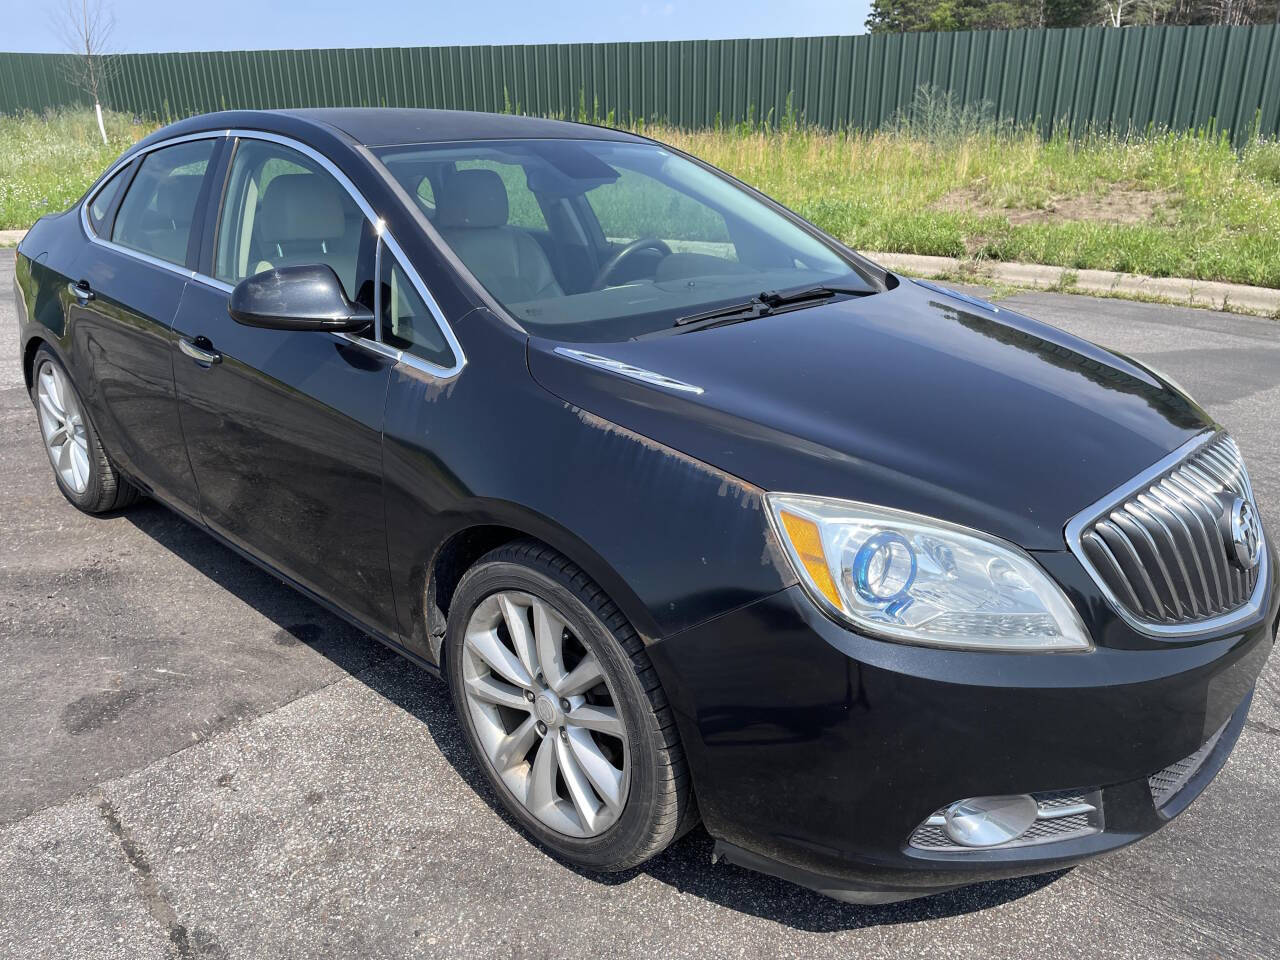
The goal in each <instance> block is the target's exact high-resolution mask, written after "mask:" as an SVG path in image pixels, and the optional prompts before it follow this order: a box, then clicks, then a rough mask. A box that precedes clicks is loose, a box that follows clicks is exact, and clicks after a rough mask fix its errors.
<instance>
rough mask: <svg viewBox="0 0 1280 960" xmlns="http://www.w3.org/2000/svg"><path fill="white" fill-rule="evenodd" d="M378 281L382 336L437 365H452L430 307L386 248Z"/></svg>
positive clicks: (397, 346) (448, 350)
mask: <svg viewBox="0 0 1280 960" xmlns="http://www.w3.org/2000/svg"><path fill="white" fill-rule="evenodd" d="M379 282H380V283H381V284H382V339H383V340H384V341H385V342H386V343H388V344H390V345H391V346H393V347H396V348H398V349H400V350H404V351H405V352H407V353H411V354H414V355H415V356H419V357H422V358H423V359H424V360H428V361H430V362H431V363H434V364H436V365H437V366H440V367H446V368H447V367H452V366H453V364H454V356H453V351H452V350H451V349H449V344H448V343H447V342H446V341H445V338H444V334H443V333H441V332H440V327H439V325H438V324H437V323H436V320H435V317H434V316H433V315H432V313H431V310H430V308H429V307H428V306H427V303H426V301H425V300H423V299H422V296H421V295H420V294H419V293H418V291H417V289H416V288H415V287H414V285H413V283H412V282H411V281H410V280H409V277H408V275H407V274H406V273H405V272H404V269H403V268H402V267H401V266H400V264H399V263H397V262H396V258H395V256H394V255H392V253H391V251H390V250H388V249H386V248H385V247H384V248H383V250H382V275H381V278H380V281H379Z"/></svg>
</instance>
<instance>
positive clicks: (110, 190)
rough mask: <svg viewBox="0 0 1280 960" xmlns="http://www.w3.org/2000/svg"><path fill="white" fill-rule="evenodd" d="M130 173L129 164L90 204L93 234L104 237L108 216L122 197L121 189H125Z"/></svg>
mask: <svg viewBox="0 0 1280 960" xmlns="http://www.w3.org/2000/svg"><path fill="white" fill-rule="evenodd" d="M128 172H129V164H127V163H126V164H125V165H124V168H123V169H122V170H120V172H119V173H117V174H116V175H115V176H114V177H112V178H111V179H110V180H108V181H107V183H106V185H105V186H104V187H103V188H102V189H101V190H99V191H98V192H97V194H96V195H95V196H94V198H93V202H91V203H90V204H89V223H90V224H92V225H93V232H94V233H96V234H98V236H102V232H103V227H104V226H105V225H106V222H107V214H109V213H110V212H111V208H112V206H113V205H114V204H115V202H116V197H118V196H119V195H120V191H121V189H122V188H123V187H124V184H125V180H126V179H127V177H126V176H125V174H126V173H128Z"/></svg>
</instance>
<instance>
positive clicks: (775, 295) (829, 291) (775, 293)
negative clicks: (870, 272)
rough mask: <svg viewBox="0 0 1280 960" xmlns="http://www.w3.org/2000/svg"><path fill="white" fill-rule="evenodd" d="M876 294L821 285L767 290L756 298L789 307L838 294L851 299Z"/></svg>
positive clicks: (770, 303) (857, 289)
mask: <svg viewBox="0 0 1280 960" xmlns="http://www.w3.org/2000/svg"><path fill="white" fill-rule="evenodd" d="M872 293H875V291H874V290H866V289H864V288H862V287H839V286H828V285H826V284H819V285H817V286H813V287H799V288H796V289H792V290H766V291H765V292H764V293H762V294H760V295H759V296H758V297H756V299H757V300H759V301H760V302H761V303H764V304H767V305H768V306H770V307H775V308H776V307H782V306H789V305H790V304H793V303H804V302H806V301H808V300H829V299H830V298H831V297H834V296H837V295H838V294H846V295H848V296H851V297H865V296H867V295H868V294H872Z"/></svg>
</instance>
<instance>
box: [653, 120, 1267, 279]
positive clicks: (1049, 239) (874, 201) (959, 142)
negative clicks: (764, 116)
mask: <svg viewBox="0 0 1280 960" xmlns="http://www.w3.org/2000/svg"><path fill="white" fill-rule="evenodd" d="M645 133H646V134H648V135H649V136H653V137H655V138H656V139H658V140H663V141H666V142H668V143H671V144H672V145H673V146H676V147H679V148H680V149H682V150H685V151H688V152H689V153H692V154H695V155H696V156H699V157H702V158H703V159H705V160H707V161H709V162H710V163H713V164H715V165H716V166H718V167H721V168H723V169H725V170H727V171H729V172H730V173H732V174H733V175H734V176H736V177H738V178H740V179H742V180H745V181H746V182H747V183H750V184H752V185H753V186H755V187H757V188H758V189H760V190H762V191H764V192H765V193H767V194H769V195H771V196H773V197H774V198H776V199H777V200H779V201H780V202H782V203H784V204H786V205H787V206H789V207H791V208H792V209H794V210H796V211H797V212H798V213H800V214H801V215H803V216H804V217H806V218H808V219H810V220H812V221H813V222H814V223H817V224H818V225H819V226H821V227H822V228H823V229H825V230H827V231H828V232H830V233H832V234H834V235H836V236H837V237H839V238H840V239H841V240H842V241H844V242H845V243H847V244H849V245H850V246H852V247H855V248H858V249H862V250H879V251H892V252H895V253H919V254H933V255H941V256H952V257H977V258H990V259H997V260H1016V261H1029V262H1033V263H1044V264H1053V265H1057V266H1064V267H1070V268H1074V269H1083V268H1095V269H1105V270H1121V271H1127V272H1133V273H1143V274H1150V275H1153V276H1184V277H1194V278H1198V279H1203V280H1227V281H1235V282H1239V283H1251V284H1257V285H1261V286H1270V287H1280V189H1277V186H1278V184H1280V145H1278V144H1276V143H1259V144H1254V145H1250V146H1249V147H1247V148H1245V149H1244V150H1243V151H1239V152H1238V151H1236V150H1234V149H1233V148H1232V147H1231V145H1230V144H1229V143H1228V142H1226V141H1225V140H1222V139H1216V138H1213V137H1209V136H1202V135H1194V134H1172V133H1171V134H1164V135H1160V136H1154V137H1151V138H1147V139H1141V140H1130V141H1123V140H1119V139H1113V138H1107V137H1093V138H1089V139H1086V140H1083V141H1072V140H1069V139H1067V138H1066V137H1057V138H1054V139H1052V140H1049V141H1044V140H1042V139H1041V138H1040V137H1038V136H1036V135H1034V134H1031V133H1010V134H1006V135H996V134H991V133H987V134H982V133H972V132H970V133H967V134H965V135H963V136H960V137H954V138H953V137H946V138H941V139H928V138H925V137H920V136H911V135H909V134H908V133H904V132H901V131H898V130H885V131H881V132H877V133H870V134H831V133H823V132H816V131H813V130H808V129H804V128H793V129H783V130H778V131H772V132H767V131H751V130H741V129H732V130H713V131H695V132H690V131H684V130H677V129H671V128H664V127H653V126H649V127H647V128H646V129H645ZM1120 189H1123V190H1124V191H1126V192H1128V193H1131V194H1134V193H1136V194H1138V195H1141V194H1144V193H1145V194H1148V195H1149V199H1150V205H1151V208H1152V209H1151V212H1150V216H1149V217H1148V218H1147V219H1146V220H1145V222H1138V223H1127V224H1126V223H1113V222H1107V221H1106V220H1105V219H1097V218H1094V219H1084V220H1079V221H1073V220H1063V219H1060V218H1056V217H1054V216H1052V215H1051V214H1052V210H1053V208H1054V207H1055V206H1056V205H1058V204H1061V203H1062V202H1063V201H1065V200H1070V199H1073V198H1089V199H1096V200H1101V199H1102V198H1105V197H1106V196H1107V195H1108V194H1109V193H1111V192H1112V191H1116V190H1120ZM957 196H959V198H960V199H959V202H957V200H956V198H957ZM948 197H950V198H951V201H950V202H947V203H943V201H944V198H948ZM1098 206H1099V207H1101V206H1103V204H1101V203H1100V204H1098ZM1036 210H1039V211H1044V212H1045V214H1046V215H1045V216H1044V217H1042V218H1039V222H1025V223H1023V222H1019V223H1012V222H1010V218H1011V216H1012V215H1013V214H1015V213H1018V212H1023V213H1025V212H1026V211H1036ZM1014 219H1018V220H1024V219H1030V220H1033V221H1035V220H1036V219H1037V218H1035V217H1030V218H1028V217H1025V216H1024V217H1014Z"/></svg>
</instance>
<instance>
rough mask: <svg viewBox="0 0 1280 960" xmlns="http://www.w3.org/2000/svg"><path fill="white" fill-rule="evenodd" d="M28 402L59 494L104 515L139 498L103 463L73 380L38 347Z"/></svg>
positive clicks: (49, 352) (108, 463) (104, 456)
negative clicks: (37, 423)
mask: <svg viewBox="0 0 1280 960" xmlns="http://www.w3.org/2000/svg"><path fill="white" fill-rule="evenodd" d="M32 371H33V375H32V377H31V402H32V403H34V404H35V407H36V417H37V419H38V420H39V421H40V436H41V438H42V439H43V440H44V448H45V452H46V453H47V454H48V455H49V463H50V465H52V467H53V477H54V480H55V481H56V482H57V484H58V489H59V490H61V491H62V495H63V496H64V497H66V498H67V499H68V500H69V501H71V503H72V504H73V505H74V506H76V507H78V508H79V509H81V510H83V511H84V512H85V513H108V512H110V511H112V510H119V509H121V508H122V507H126V506H128V505H129V504H131V503H133V502H134V501H135V500H137V499H138V492H137V490H136V489H135V488H134V487H133V486H131V485H130V484H129V481H127V480H125V479H124V478H123V477H122V476H120V474H119V472H118V471H117V470H116V468H115V467H114V466H112V464H111V461H110V460H108V459H107V454H106V452H105V451H104V450H103V449H102V443H101V441H99V439H98V433H97V431H96V430H94V428H93V424H92V423H91V422H90V421H89V417H88V416H87V415H86V413H85V407H84V402H83V401H82V400H81V399H80V394H79V393H78V392H77V391H76V388H75V384H73V383H72V382H71V376H70V375H69V374H68V373H67V371H66V368H65V367H63V365H62V363H61V361H59V360H58V358H57V357H56V356H54V353H53V351H52V350H50V349H49V348H48V347H46V346H41V347H40V348H39V349H38V350H37V351H36V356H35V361H34V362H33V364H32Z"/></svg>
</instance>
